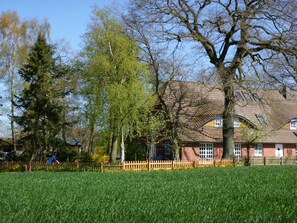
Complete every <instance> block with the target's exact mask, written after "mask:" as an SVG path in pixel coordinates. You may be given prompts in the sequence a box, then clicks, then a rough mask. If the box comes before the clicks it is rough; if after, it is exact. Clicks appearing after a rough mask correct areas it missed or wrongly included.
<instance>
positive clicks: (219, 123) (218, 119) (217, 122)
mask: <svg viewBox="0 0 297 223" xmlns="http://www.w3.org/2000/svg"><path fill="white" fill-rule="evenodd" d="M222 126H223V119H222V116H217V117H216V119H215V127H222Z"/></svg>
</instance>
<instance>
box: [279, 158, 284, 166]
mask: <svg viewBox="0 0 297 223" xmlns="http://www.w3.org/2000/svg"><path fill="white" fill-rule="evenodd" d="M283 164H284V160H283V157H281V158H280V165H283Z"/></svg>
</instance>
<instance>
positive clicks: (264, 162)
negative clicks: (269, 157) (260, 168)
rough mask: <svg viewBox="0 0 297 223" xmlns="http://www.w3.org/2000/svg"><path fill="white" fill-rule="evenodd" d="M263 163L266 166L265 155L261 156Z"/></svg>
mask: <svg viewBox="0 0 297 223" xmlns="http://www.w3.org/2000/svg"><path fill="white" fill-rule="evenodd" d="M263 164H264V166H266V156H264V157H263Z"/></svg>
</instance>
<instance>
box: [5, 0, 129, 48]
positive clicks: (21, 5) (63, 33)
mask: <svg viewBox="0 0 297 223" xmlns="http://www.w3.org/2000/svg"><path fill="white" fill-rule="evenodd" d="M119 1H120V2H124V0H119ZM113 2H114V1H112V0H0V13H1V12H3V11H8V10H10V11H17V13H18V15H19V16H20V18H21V19H33V18H37V19H40V20H43V19H48V21H49V23H50V24H51V41H53V42H55V41H59V40H61V39H65V40H66V41H67V42H69V44H70V46H71V48H72V50H74V51H78V50H79V49H80V46H81V42H82V41H81V36H82V35H83V34H84V33H85V31H86V28H87V25H88V23H89V22H90V16H91V14H92V6H93V5H94V4H97V5H99V6H102V7H104V6H108V5H111V4H113Z"/></svg>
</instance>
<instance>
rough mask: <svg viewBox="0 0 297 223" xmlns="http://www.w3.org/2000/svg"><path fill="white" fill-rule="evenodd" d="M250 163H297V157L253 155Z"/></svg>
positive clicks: (255, 164)
mask: <svg viewBox="0 0 297 223" xmlns="http://www.w3.org/2000/svg"><path fill="white" fill-rule="evenodd" d="M250 164H251V165H254V166H257V165H294V164H297V160H296V157H266V156H263V157H253V158H251V159H250Z"/></svg>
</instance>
